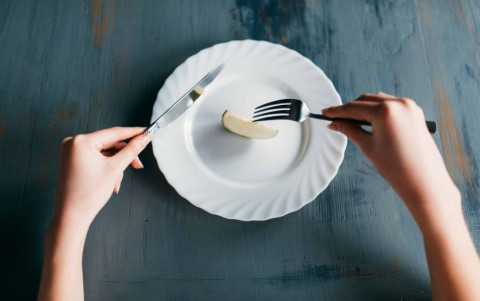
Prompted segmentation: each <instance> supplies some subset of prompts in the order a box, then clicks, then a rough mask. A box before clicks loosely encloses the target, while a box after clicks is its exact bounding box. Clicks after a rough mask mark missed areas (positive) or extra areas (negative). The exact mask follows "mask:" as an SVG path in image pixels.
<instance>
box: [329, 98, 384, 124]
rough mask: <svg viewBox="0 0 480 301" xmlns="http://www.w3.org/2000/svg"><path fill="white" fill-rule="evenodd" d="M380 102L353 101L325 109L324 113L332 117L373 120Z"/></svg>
mask: <svg viewBox="0 0 480 301" xmlns="http://www.w3.org/2000/svg"><path fill="white" fill-rule="evenodd" d="M377 106H378V103H373V102H362V101H351V102H349V103H347V104H344V105H341V106H334V107H330V108H327V109H324V110H323V111H322V113H323V114H324V115H325V116H327V117H331V118H351V119H357V120H366V121H370V122H371V121H372V119H373V117H374V114H375V109H376V108H377Z"/></svg>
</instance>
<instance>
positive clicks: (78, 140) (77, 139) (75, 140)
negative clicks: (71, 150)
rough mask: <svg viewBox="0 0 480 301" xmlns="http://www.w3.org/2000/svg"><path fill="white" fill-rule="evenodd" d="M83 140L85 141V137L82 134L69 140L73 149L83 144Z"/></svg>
mask: <svg viewBox="0 0 480 301" xmlns="http://www.w3.org/2000/svg"><path fill="white" fill-rule="evenodd" d="M85 139H86V137H85V135H83V134H80V135H76V136H75V137H73V138H72V139H71V143H72V145H73V146H74V147H75V146H78V145H81V144H83V143H84V142H85Z"/></svg>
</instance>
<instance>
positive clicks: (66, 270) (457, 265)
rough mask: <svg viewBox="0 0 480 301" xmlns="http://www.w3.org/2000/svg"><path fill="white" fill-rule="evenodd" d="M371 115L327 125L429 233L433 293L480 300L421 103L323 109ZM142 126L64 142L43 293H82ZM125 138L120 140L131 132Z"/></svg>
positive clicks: (451, 191)
mask: <svg viewBox="0 0 480 301" xmlns="http://www.w3.org/2000/svg"><path fill="white" fill-rule="evenodd" d="M323 113H324V114H325V115H327V116H329V117H345V118H353V119H361V120H367V121H370V122H371V123H372V128H371V131H370V132H367V131H364V130H363V129H362V128H361V127H360V126H358V125H355V124H353V123H348V122H340V121H335V122H333V123H332V124H331V125H329V127H330V128H331V129H332V130H335V131H338V132H341V133H343V134H344V135H346V136H347V137H348V138H349V139H350V140H351V141H352V142H354V143H355V144H356V145H357V146H358V147H359V148H360V149H361V150H362V152H363V153H364V154H365V156H366V157H367V158H369V159H370V160H371V161H372V162H373V164H374V166H375V167H376V169H377V170H378V172H379V173H380V174H381V175H382V176H383V177H384V178H385V179H386V180H387V181H388V182H389V183H390V184H391V185H392V187H393V188H394V189H395V191H396V192H397V193H398V194H399V196H400V197H401V198H402V199H403V201H404V202H405V205H406V206H407V208H408V209H409V210H410V212H411V213H412V215H413V217H414V219H415V220H416V222H417V224H418V226H419V228H420V230H421V232H422V234H423V237H424V243H425V251H426V254H427V261H428V267H429V272H430V279H431V283H432V292H433V298H434V299H435V300H480V286H478V283H477V282H478V279H480V261H479V258H478V255H477V253H476V250H475V247H474V245H473V242H472V239H471V237H470V234H469V232H468V229H467V226H466V224H465V220H464V217H463V213H462V205H461V196H460V192H459V190H458V189H457V187H456V186H455V184H454V183H453V181H452V180H451V178H450V176H449V174H448V172H447V170H446V168H445V164H444V162H443V160H442V157H441V155H440V152H439V151H438V149H437V147H436V145H435V142H434V140H433V139H432V137H431V135H430V134H429V133H428V131H427V128H426V126H425V118H424V116H423V112H422V110H421V109H420V108H419V107H418V106H417V105H416V104H415V102H414V101H413V100H410V99H406V98H397V97H395V96H392V95H388V94H384V93H377V94H365V95H362V96H361V97H359V98H357V99H356V100H354V101H352V102H350V103H347V104H345V105H342V106H337V107H331V108H328V109H326V110H324V111H323ZM143 130H144V128H112V129H106V130H101V131H98V132H94V133H91V134H87V135H80V136H76V137H73V138H71V137H70V138H66V139H65V140H64V142H63V143H62V146H61V156H60V157H61V158H60V177H59V182H58V187H57V196H56V202H55V204H56V205H55V214H54V218H53V220H52V223H51V225H50V227H49V228H48V230H47V233H46V237H45V256H44V264H43V271H42V280H41V283H40V292H39V297H38V299H39V300H83V299H84V296H83V275H82V253H83V247H84V244H85V238H86V235H87V232H88V228H89V226H90V224H91V222H92V221H93V219H94V218H95V216H96V215H97V213H98V212H99V211H100V210H101V209H102V208H103V206H104V205H105V204H106V203H107V201H108V199H109V198H110V196H111V195H112V192H117V193H118V191H119V188H120V184H121V181H122V178H123V172H124V170H125V169H126V168H127V167H128V165H131V166H132V167H134V168H141V167H142V163H141V162H140V160H139V159H138V157H137V156H138V154H139V153H140V152H141V151H142V150H143V149H144V148H145V147H146V145H147V144H148V143H149V142H150V137H149V136H147V135H144V134H142V131H143ZM129 138H132V140H130V142H129V143H128V144H126V143H125V142H122V141H123V140H125V139H129Z"/></svg>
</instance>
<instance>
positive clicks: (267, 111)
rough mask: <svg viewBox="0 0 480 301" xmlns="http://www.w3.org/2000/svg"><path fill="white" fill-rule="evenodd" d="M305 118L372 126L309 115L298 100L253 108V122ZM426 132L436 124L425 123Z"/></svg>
mask: <svg viewBox="0 0 480 301" xmlns="http://www.w3.org/2000/svg"><path fill="white" fill-rule="evenodd" d="M307 118H316V119H322V120H328V121H336V120H342V121H350V122H354V123H357V124H361V125H369V126H371V125H372V124H371V123H370V122H368V121H365V120H357V119H350V118H330V117H327V116H325V115H322V114H315V113H311V112H310V110H309V109H308V107H307V105H306V104H305V103H304V102H303V101H301V100H299V99H280V100H275V101H271V102H268V103H266V104H263V105H261V106H258V107H256V108H255V112H254V113H253V121H254V122H257V121H267V120H281V119H284V120H292V121H297V122H302V121H304V120H305V119H307ZM425 123H426V125H427V128H428V131H429V132H430V133H432V134H434V133H435V132H436V131H437V123H436V122H435V121H426V122H425Z"/></svg>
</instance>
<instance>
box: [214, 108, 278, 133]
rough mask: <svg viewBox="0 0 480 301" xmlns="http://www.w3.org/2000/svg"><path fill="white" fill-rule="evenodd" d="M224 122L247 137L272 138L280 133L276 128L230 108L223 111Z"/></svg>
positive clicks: (234, 131) (233, 131)
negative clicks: (243, 115) (249, 118)
mask: <svg viewBox="0 0 480 301" xmlns="http://www.w3.org/2000/svg"><path fill="white" fill-rule="evenodd" d="M222 124H223V126H224V127H225V128H226V129H227V130H229V131H230V132H232V133H234V134H237V135H240V136H243V137H246V138H252V139H271V138H273V137H275V136H277V134H278V130H276V129H272V128H271V127H268V126H265V125H263V124H261V123H257V122H253V121H251V120H248V119H246V118H244V117H241V116H238V115H237V114H234V113H232V112H230V111H229V110H225V112H224V113H223V116H222Z"/></svg>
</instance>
